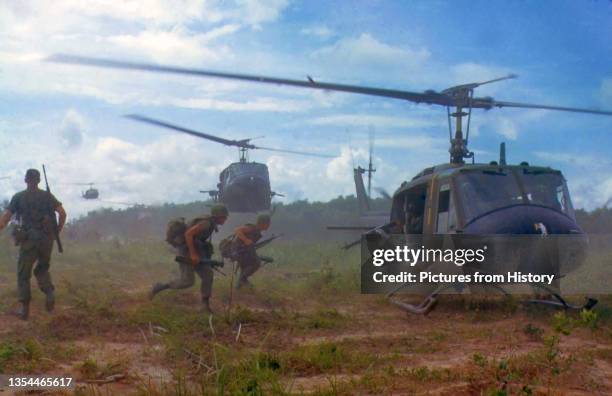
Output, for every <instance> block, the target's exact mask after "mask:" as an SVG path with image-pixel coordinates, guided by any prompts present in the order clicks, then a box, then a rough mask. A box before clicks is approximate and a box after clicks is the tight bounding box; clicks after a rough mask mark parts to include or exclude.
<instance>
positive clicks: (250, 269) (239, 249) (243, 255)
mask: <svg viewBox="0 0 612 396" xmlns="http://www.w3.org/2000/svg"><path fill="white" fill-rule="evenodd" d="M243 227H244V228H246V230H245V232H244V234H245V236H246V237H247V238H249V239H250V240H251V241H252V242H253V243H257V241H259V240H260V239H261V231H260V230H259V228H257V226H256V225H254V224H245V225H244V226H243ZM234 251H235V252H236V255H235V256H234V260H235V261H236V262H237V263H238V268H240V276H239V278H238V287H241V286H243V285H245V284H248V283H249V277H250V276H251V275H253V274H254V273H255V272H257V270H258V269H259V267H261V260H260V259H259V257H258V256H257V252H256V251H255V249H253V248H251V247H250V246H245V245H244V243H242V241H241V240H240V238H237V237H235V238H234Z"/></svg>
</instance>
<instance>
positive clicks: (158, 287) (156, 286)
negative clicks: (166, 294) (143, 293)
mask: <svg viewBox="0 0 612 396" xmlns="http://www.w3.org/2000/svg"><path fill="white" fill-rule="evenodd" d="M169 287H170V286H169V285H168V284H167V283H156V284H154V285H153V287H152V288H151V291H150V292H149V300H153V298H154V297H155V295H156V294H157V293H159V292H160V291H162V290H166V289H168V288H169Z"/></svg>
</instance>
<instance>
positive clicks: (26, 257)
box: [16, 241, 38, 320]
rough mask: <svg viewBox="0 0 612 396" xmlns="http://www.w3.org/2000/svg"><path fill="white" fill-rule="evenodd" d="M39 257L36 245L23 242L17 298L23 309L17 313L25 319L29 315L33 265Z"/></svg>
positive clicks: (19, 261) (18, 262) (18, 271)
mask: <svg viewBox="0 0 612 396" xmlns="http://www.w3.org/2000/svg"><path fill="white" fill-rule="evenodd" d="M37 258H38V256H37V251H36V245H35V244H34V243H32V242H30V241H26V242H23V243H22V245H21V247H20V249H19V260H18V261H17V299H18V300H19V302H20V303H21V310H20V311H18V312H16V314H17V315H18V316H19V317H20V318H21V319H24V320H26V319H27V318H28V315H29V306H30V299H31V293H30V278H31V277H32V266H33V265H34V263H35V262H36V259H37Z"/></svg>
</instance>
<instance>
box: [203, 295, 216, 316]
mask: <svg viewBox="0 0 612 396" xmlns="http://www.w3.org/2000/svg"><path fill="white" fill-rule="evenodd" d="M202 312H204V313H206V314H208V315H212V314H213V313H214V312H213V310H212V308H210V301H209V299H208V298H203V299H202Z"/></svg>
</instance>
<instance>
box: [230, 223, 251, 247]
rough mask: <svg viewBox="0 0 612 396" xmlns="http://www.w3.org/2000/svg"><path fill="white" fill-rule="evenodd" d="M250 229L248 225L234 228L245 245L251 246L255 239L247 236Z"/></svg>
mask: <svg viewBox="0 0 612 396" xmlns="http://www.w3.org/2000/svg"><path fill="white" fill-rule="evenodd" d="M248 231H249V227H248V226H242V227H238V228H236V229H235V230H234V234H235V235H236V236H237V237H238V239H240V240H241V241H242V243H244V245H245V246H250V245H252V244H253V241H252V240H250V239H249V237H248V236H246V233H247V232H248Z"/></svg>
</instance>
